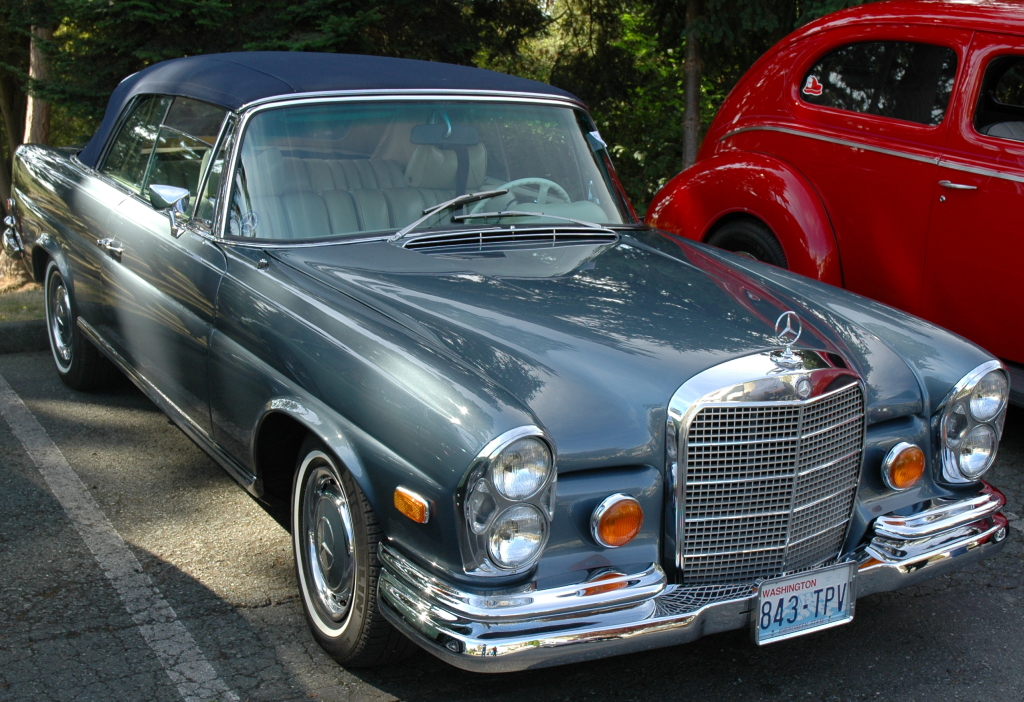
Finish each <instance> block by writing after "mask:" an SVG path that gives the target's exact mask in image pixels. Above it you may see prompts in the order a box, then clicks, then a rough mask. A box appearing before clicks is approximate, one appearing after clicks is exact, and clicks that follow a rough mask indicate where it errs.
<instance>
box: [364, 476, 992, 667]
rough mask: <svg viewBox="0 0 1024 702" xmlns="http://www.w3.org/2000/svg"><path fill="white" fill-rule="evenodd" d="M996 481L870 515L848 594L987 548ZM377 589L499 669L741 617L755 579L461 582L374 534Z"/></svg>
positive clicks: (422, 633)
mask: <svg viewBox="0 0 1024 702" xmlns="http://www.w3.org/2000/svg"><path fill="white" fill-rule="evenodd" d="M1005 502H1006V501H1005V498H1004V497H1003V496H1002V494H1001V493H999V491H997V490H995V489H994V488H992V487H991V486H989V485H987V484H985V486H984V488H983V490H982V491H980V492H979V493H978V494H977V495H975V496H973V497H971V498H970V499H960V500H952V499H936V500H932V501H930V502H928V503H925V505H924V506H923V508H922V509H921V510H920V511H918V512H915V513H913V514H910V515H904V516H901V515H896V514H890V515H886V516H882V517H879V518H878V519H876V520H875V522H874V524H873V525H872V527H873V533H872V536H871V539H870V540H869V541H868V542H867V543H866V544H865V545H863V546H861V547H859V548H858V549H856V550H855V551H854V552H852V553H850V554H847V555H846V556H844V557H843V559H842V560H844V561H855V562H856V563H858V571H857V575H856V577H855V578H854V587H855V593H856V596H858V597H863V596H865V595H870V594H872V593H876V592H886V591H889V590H896V589H899V588H903V587H907V586H909V585H914V584H916V583H918V582H921V581H922V580H926V579H928V578H932V577H934V576H937V575H942V574H944V573H947V572H949V571H952V570H955V569H958V568H961V567H963V566H965V565H968V564H970V563H973V562H975V561H979V560H981V559H983V558H988V557H989V556H992V555H995V554H996V553H997V552H998V551H999V550H1000V549H1001V548H1002V546H1003V545H1004V543H1005V540H1006V536H1007V534H1008V529H1007V520H1006V517H1005V516H1003V514H1002V513H1000V512H999V510H1000V509H1001V508H1002V507H1003V505H1004V504H1005ZM380 559H381V563H382V566H383V567H382V570H381V576H380V587H379V590H378V597H379V599H380V602H381V605H382V606H381V610H382V611H383V613H384V616H385V617H387V619H388V620H389V621H390V622H391V623H392V624H393V625H394V626H396V627H397V628H398V629H399V630H401V631H403V632H404V633H405V634H406V635H407V636H409V637H410V638H412V639H413V640H415V641H416V642H417V643H419V644H420V645H421V646H422V647H423V648H425V649H427V650H428V651H430V652H431V653H433V654H434V655H436V656H438V657H439V658H441V659H443V660H445V661H447V662H449V663H451V664H452V665H455V666H457V667H459V668H463V669H466V670H473V671H479V672H495V673H497V672H510V671H516V670H525V669H529V668H541V667H545V666H550V665H560V664H564V663H573V662H577V661H583V660H589V659H593V658H601V657H604V656H613V655H619V654H623V653H632V652H636V651H643V650H648V649H652V648H659V647H662V646H671V645H674V644H679V643H685V642H688V641H693V640H695V639H698V638H700V637H701V636H705V635H707V634H714V633H717V632H721V631H729V630H733V629H743V628H749V627H750V626H751V623H750V622H751V617H750V614H751V612H752V611H753V610H754V609H755V607H756V605H757V592H758V587H757V584H743V585H724V586H702V587H690V588H688V587H686V586H685V585H682V586H680V585H671V584H668V581H667V578H666V576H665V573H664V571H663V570H662V568H661V567H660V566H659V565H658V564H656V563H652V564H651V565H650V566H649V567H648V568H646V569H644V570H643V571H641V572H638V573H632V574H612V573H608V572H604V573H600V572H597V573H594V574H591V576H592V577H591V579H590V580H589V581H588V582H584V583H580V584H576V585H569V586H564V587H558V588H551V589H547V590H537V589H535V588H534V587H533V586H532V585H530V586H526V587H522V588H519V589H513V590H508V591H503V592H494V593H487V594H477V593H468V592H463V591H460V590H458V589H457V588H455V587H452V586H451V585H449V584H447V583H445V582H443V581H441V580H439V579H437V578H436V577H434V576H433V575H430V574H428V573H427V572H426V571H424V570H422V569H421V568H419V567H418V566H416V565H414V564H413V563H412V562H411V561H410V560H408V559H406V558H405V557H403V556H402V555H401V554H400V553H398V551H396V550H395V549H394V548H392V547H390V546H388V545H386V544H383V543H382V544H381V547H380Z"/></svg>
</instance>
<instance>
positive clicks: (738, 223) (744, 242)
mask: <svg viewBox="0 0 1024 702" xmlns="http://www.w3.org/2000/svg"><path fill="white" fill-rule="evenodd" d="M706 242H707V243H708V244H711V245H712V246H717V247H718V248H720V249H725V250H726V251H731V252H733V253H734V254H739V255H740V256H747V257H748V258H752V259H754V260H756V261H764V262H765V263H770V264H772V265H773V266H778V267H779V268H788V266H787V265H786V252H785V251H783V250H782V244H780V243H779V240H778V239H776V238H775V235H774V234H772V233H771V231H770V230H769V229H768V227H766V226H764V225H763V224H761V223H760V222H755V221H753V220H749V219H734V220H732V221H731V222H726V223H725V224H723V225H721V226H720V227H718V228H717V229H716V230H715V231H714V232H712V234H711V235H710V236H709V237H708V238H707V240H706Z"/></svg>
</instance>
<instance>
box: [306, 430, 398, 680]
mask: <svg viewBox="0 0 1024 702" xmlns="http://www.w3.org/2000/svg"><path fill="white" fill-rule="evenodd" d="M299 456H300V458H299V462H298V465H297V466H296V469H295V481H294V483H293V486H292V509H291V512H292V518H291V523H292V543H293V546H294V549H295V567H296V571H297V574H298V579H299V589H300V590H301V592H302V606H303V609H304V610H305V613H306V622H307V623H308V624H309V629H310V631H311V632H313V637H314V638H315V639H316V640H317V643H319V644H320V646H321V647H322V648H323V649H324V650H325V651H326V652H327V653H328V654H330V655H331V657H332V658H334V659H335V660H336V661H338V662H339V663H341V664H342V665H344V666H346V667H350V668H360V667H366V666H373V665H383V664H385V663H390V662H393V661H395V660H399V659H401V658H404V657H406V656H407V655H408V654H410V653H412V652H413V651H415V650H416V645H415V644H414V643H413V642H412V641H410V640H409V639H407V638H406V637H405V636H403V635H402V634H401V633H400V632H399V631H398V630H397V629H395V628H394V627H392V626H391V625H390V624H389V623H388V622H387V621H386V620H385V619H384V617H383V616H382V615H381V613H380V609H379V606H378V603H377V583H378V580H379V577H380V562H379V561H378V558H377V547H378V544H379V543H380V541H381V539H382V538H383V537H384V534H383V532H382V531H381V528H380V525H379V524H378V522H377V516H376V515H375V514H374V513H373V509H372V508H371V507H370V503H369V502H368V501H367V500H366V496H365V495H363V492H362V490H360V489H359V486H358V485H357V484H356V482H355V480H353V479H352V476H351V475H350V474H349V472H348V471H347V470H345V469H344V468H343V467H342V466H341V464H340V463H339V462H338V461H337V459H335V458H334V456H333V455H332V454H331V453H330V451H329V450H328V449H327V447H325V446H324V445H323V444H322V443H321V442H319V441H318V440H316V439H314V438H312V437H311V438H309V439H307V440H306V441H305V442H304V443H303V445H302V449H301V450H300V451H299Z"/></svg>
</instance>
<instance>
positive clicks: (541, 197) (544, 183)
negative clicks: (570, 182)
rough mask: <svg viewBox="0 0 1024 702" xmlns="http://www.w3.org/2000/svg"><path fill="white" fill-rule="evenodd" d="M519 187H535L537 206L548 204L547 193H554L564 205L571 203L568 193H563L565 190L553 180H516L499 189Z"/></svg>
mask: <svg viewBox="0 0 1024 702" xmlns="http://www.w3.org/2000/svg"><path fill="white" fill-rule="evenodd" d="M520 185H536V186H537V188H538V192H537V204H538V205H546V204H547V203H548V191H554V194H555V196H556V197H557V198H558V199H559V200H561V201H562V202H564V203H566V204H570V203H571V202H572V198H571V197H569V193H567V192H565V188H563V187H562V186H561V185H559V184H558V183H556V182H554V181H553V180H548V179H547V178H518V179H516V180H510V181H509V182H507V183H505V184H504V185H502V186H501V187H502V188H506V189H508V190H512V188H515V187H517V186H520Z"/></svg>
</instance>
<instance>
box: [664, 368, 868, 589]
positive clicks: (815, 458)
mask: <svg viewBox="0 0 1024 702" xmlns="http://www.w3.org/2000/svg"><path fill="white" fill-rule="evenodd" d="M682 438H683V442H682V447H683V449H684V465H685V473H684V483H683V495H682V500H681V503H680V504H681V505H682V509H683V524H682V527H683V538H682V540H681V549H682V553H681V556H682V558H681V561H682V574H683V584H684V585H685V586H696V585H717V584H724V583H749V582H753V581H755V580H758V579H760V578H768V577H772V576H777V575H781V574H783V573H788V572H793V571H797V570H801V569H804V568H808V567H812V566H816V565H819V564H821V563H824V562H827V561H829V560H831V559H834V558H835V557H836V556H837V555H838V553H839V549H840V548H841V547H842V542H843V538H844V536H845V534H846V525H847V523H848V522H849V520H850V516H851V514H852V511H853V500H854V495H855V493H856V490H857V482H858V480H859V477H860V465H861V452H862V448H863V442H864V398H863V394H862V392H861V389H860V386H859V385H856V384H854V385H850V386H848V387H846V388H844V389H842V390H838V391H835V392H833V393H831V394H828V395H824V396H822V397H819V398H815V399H813V400H809V401H807V402H802V403H792V402H788V403H785V404H780V405H772V404H768V403H759V404H756V405H755V404H752V405H746V406H744V405H729V404H722V405H721V406H716V405H715V404H709V405H707V406H704V407H702V408H700V409H699V410H698V411H697V413H696V415H695V416H694V417H693V420H692V421H691V423H690V425H689V429H688V431H687V432H686V436H685V437H682Z"/></svg>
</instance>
